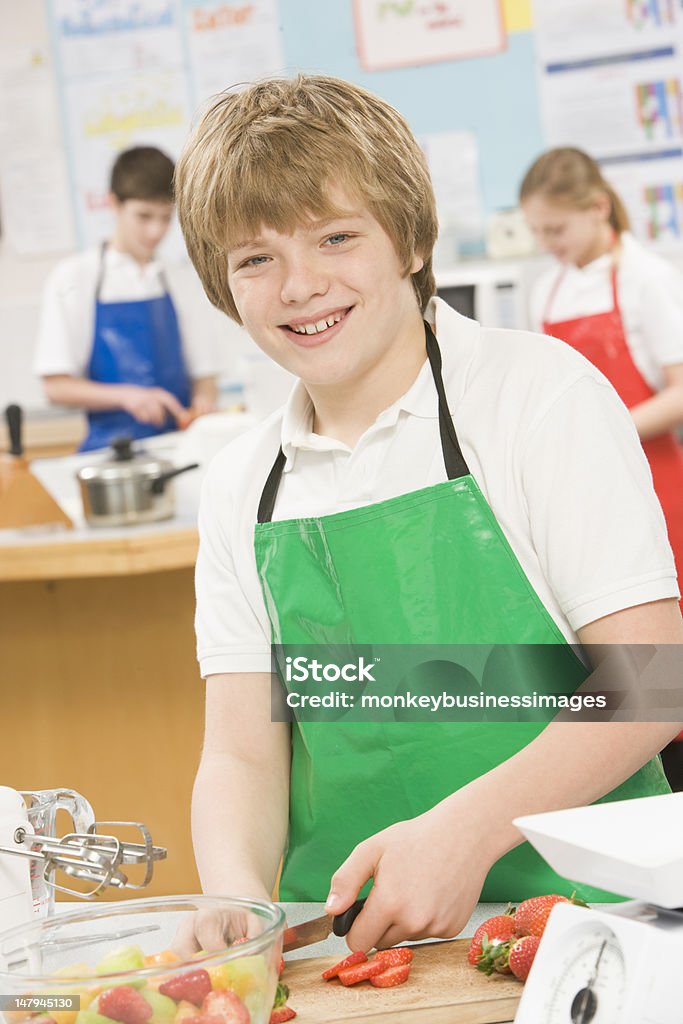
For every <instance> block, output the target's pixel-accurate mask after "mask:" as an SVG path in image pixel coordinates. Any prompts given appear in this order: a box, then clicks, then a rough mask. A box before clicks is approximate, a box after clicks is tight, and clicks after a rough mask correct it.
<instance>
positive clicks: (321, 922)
mask: <svg viewBox="0 0 683 1024" xmlns="http://www.w3.org/2000/svg"><path fill="white" fill-rule="evenodd" d="M364 906H365V900H356V902H355V903H353V904H352V905H351V906H350V907H349V909H348V910H345V911H344V913H343V914H337V915H336V917H335V916H333V915H332V914H323V916H322V917H314V918H313V920H312V921H304V923H303V924H297V925H294V926H293V927H292V928H286V929H285V934H284V942H283V947H282V949H283V952H284V953H290V952H291V951H292V950H293V949H301V947H302V946H311V945H313V943H314V942H322V941H323V939H326V938H327V937H328V936H329V935H332V934H334V935H338V936H340V937H341V936H343V935H347V934H348V933H349V932H350V931H351V925H352V924H353V922H354V921H355V920H356V918H357V917H358V915H359V914H360V912H361V910H362V909H363V907H364Z"/></svg>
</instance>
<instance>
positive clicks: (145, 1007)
mask: <svg viewBox="0 0 683 1024" xmlns="http://www.w3.org/2000/svg"><path fill="white" fill-rule="evenodd" d="M97 1012H98V1013H101V1014H102V1015H103V1016H104V1017H109V1019H110V1020H118V1021H121V1024H145V1022H146V1021H148V1020H149V1019H150V1017H151V1016H152V1013H153V1010H152V1007H151V1006H150V1005H149V1003H148V1002H147V1000H146V999H145V997H144V996H142V995H140V993H139V992H138V990H137V989H136V988H133V986H132V985H116V987H115V988H108V989H107V990H106V991H105V992H101V993H100V998H99V1002H98V1011H97Z"/></svg>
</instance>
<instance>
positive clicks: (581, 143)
mask: <svg viewBox="0 0 683 1024" xmlns="http://www.w3.org/2000/svg"><path fill="white" fill-rule="evenodd" d="M534 23H535V28H536V42H537V57H538V80H539V92H540V98H541V116H542V121H543V126H544V134H545V140H546V143H547V145H548V146H578V147H580V148H582V149H585V150H586V151H587V152H588V153H590V155H591V156H593V157H594V158H595V159H597V160H598V161H599V162H600V163H601V165H602V166H603V168H604V170H605V173H606V174H607V175H608V177H609V178H610V180H611V181H612V182H613V184H614V186H615V188H616V189H617V191H618V192H619V193H620V195H622V197H623V199H624V202H625V204H626V207H627V209H628V212H629V214H630V216H631V219H632V222H633V229H634V232H635V234H636V235H638V236H639V237H640V238H642V239H643V240H644V241H649V242H652V243H655V244H657V245H658V246H660V247H671V246H680V245H681V244H682V243H683V232H682V231H681V185H682V183H683V5H681V3H680V2H679V0H534Z"/></svg>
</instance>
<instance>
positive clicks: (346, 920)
mask: <svg viewBox="0 0 683 1024" xmlns="http://www.w3.org/2000/svg"><path fill="white" fill-rule="evenodd" d="M364 906H365V900H356V902H355V903H352V904H351V906H350V907H349V909H348V910H345V911H344V913H343V914H337V915H336V917H335V919H334V921H333V923H332V931H333V932H334V934H335V935H338V936H339V937H340V938H341V937H342V936H343V935H348V933H349V932H350V931H351V925H352V924H353V922H354V921H355V920H356V918H357V917H358V915H359V914H360V912H361V910H362V909H363V907H364Z"/></svg>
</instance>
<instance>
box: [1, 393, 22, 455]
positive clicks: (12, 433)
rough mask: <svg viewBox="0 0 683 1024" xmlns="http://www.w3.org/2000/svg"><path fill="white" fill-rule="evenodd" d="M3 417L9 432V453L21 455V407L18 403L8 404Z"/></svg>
mask: <svg viewBox="0 0 683 1024" xmlns="http://www.w3.org/2000/svg"><path fill="white" fill-rule="evenodd" d="M5 419H6V420H7V432H8V434H9V441H10V450H9V452H10V455H23V454H24V448H23V445H22V443H21V420H22V413H21V407H20V406H18V405H8V406H7V408H6V409H5Z"/></svg>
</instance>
